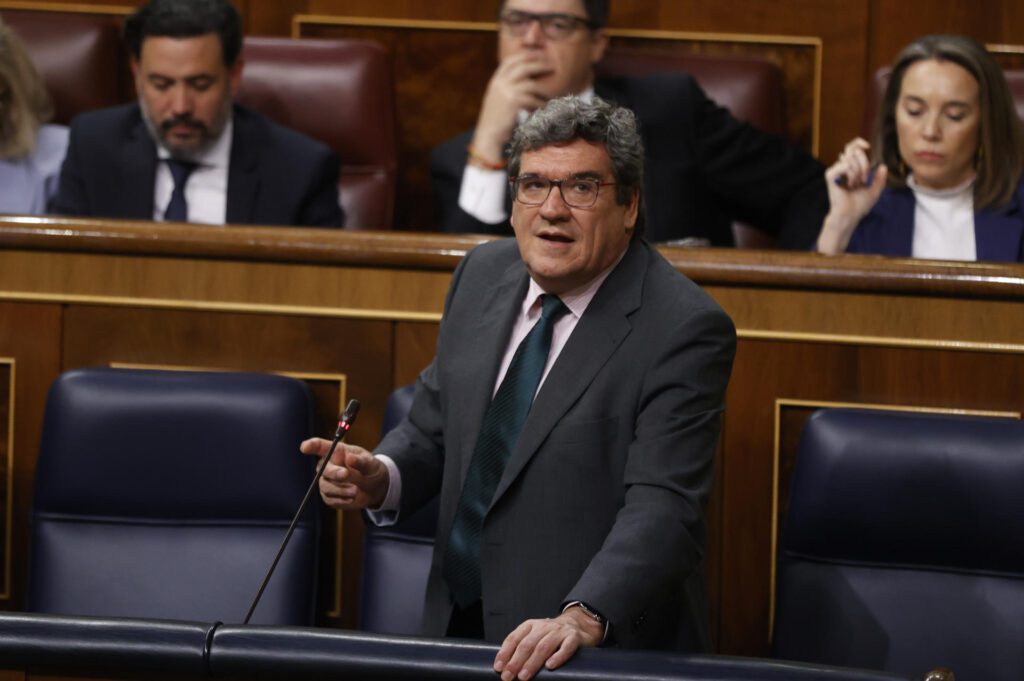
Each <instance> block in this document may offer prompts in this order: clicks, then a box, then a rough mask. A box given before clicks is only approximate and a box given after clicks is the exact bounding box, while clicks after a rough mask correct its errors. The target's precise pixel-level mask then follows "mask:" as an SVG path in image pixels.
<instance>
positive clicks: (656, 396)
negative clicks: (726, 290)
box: [566, 308, 736, 645]
mask: <svg viewBox="0 0 1024 681" xmlns="http://www.w3.org/2000/svg"><path fill="white" fill-rule="evenodd" d="M735 348H736V336H735V329H734V327H733V325H732V321H731V320H730V319H729V318H728V316H727V315H726V314H725V313H724V312H722V311H721V310H718V309H713V308H702V309H700V310H698V311H696V312H694V313H693V314H691V315H690V316H689V317H688V318H686V319H684V320H683V321H682V322H681V323H678V324H677V325H676V326H675V328H673V329H671V331H670V332H669V333H667V334H665V337H664V340H663V342H659V343H658V344H657V346H656V347H652V348H651V356H650V360H648V362H647V365H646V366H645V367H643V369H642V370H643V371H644V375H645V377H646V378H645V380H644V383H643V388H642V392H641V400H640V404H639V413H638V415H637V418H636V425H635V431H634V437H633V440H632V443H631V444H630V447H629V451H628V456H627V461H626V467H625V474H624V485H625V500H624V503H623V505H622V507H621V508H620V509H619V511H618V513H617V515H616V517H615V521H614V523H613V525H612V528H611V530H610V532H609V533H608V535H607V537H606V539H605V541H604V543H603V545H602V546H601V548H600V550H599V551H598V552H597V554H595V556H594V557H593V558H592V559H591V561H590V563H589V564H588V566H587V568H586V569H585V570H584V572H583V574H582V575H581V577H580V579H579V580H578V581H577V583H576V585H575V586H574V587H573V588H572V590H571V591H570V592H569V593H568V594H567V595H566V602H568V601H575V600H580V601H583V602H585V603H588V604H590V605H591V606H593V607H594V608H596V609H597V610H598V611H599V612H601V613H602V614H604V615H605V616H606V617H608V618H609V620H610V621H611V622H612V624H613V627H614V632H615V636H616V638H618V640H619V641H620V642H621V643H623V644H624V645H629V637H630V635H631V631H632V630H635V629H636V627H639V626H642V623H643V622H645V620H648V621H649V624H650V625H651V626H662V625H664V619H665V618H666V617H678V616H679V614H678V613H680V612H682V611H684V610H685V609H686V608H687V605H690V606H692V605H693V604H685V603H671V602H666V594H685V588H680V585H681V584H685V583H687V582H688V581H689V580H693V579H695V578H696V579H702V578H703V577H702V573H701V572H700V571H699V570H698V569H697V568H698V566H699V565H701V561H702V559H703V553H704V546H705V544H706V528H705V523H704V508H703V507H704V505H705V503H706V502H707V498H708V495H709V493H710V489H711V480H712V471H713V461H714V452H715V447H716V443H717V440H718V434H719V429H720V418H721V414H722V411H723V408H724V399H725V388H726V385H727V383H728V380H729V374H730V372H731V368H732V360H733V356H734V354H735ZM638 370H641V368H640V367H638ZM683 597H685V596H683ZM659 613H660V615H659ZM649 614H650V615H652V616H651V617H648V615H649Z"/></svg>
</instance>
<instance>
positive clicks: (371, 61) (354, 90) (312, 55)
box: [237, 37, 398, 229]
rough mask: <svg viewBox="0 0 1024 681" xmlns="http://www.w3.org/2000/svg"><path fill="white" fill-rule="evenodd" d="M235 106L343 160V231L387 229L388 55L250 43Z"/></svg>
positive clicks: (319, 45) (391, 124)
mask: <svg viewBox="0 0 1024 681" xmlns="http://www.w3.org/2000/svg"><path fill="white" fill-rule="evenodd" d="M242 56H243V59H244V60H245V67H244V69H243V71H242V83H241V86H240V89H239V93H238V97H237V100H238V102H239V103H240V104H244V105H245V106H248V107H250V108H252V109H255V110H256V111H259V112H260V113H262V114H264V115H266V116H269V117H270V118H272V119H274V120H275V121H277V122H278V123H281V124H282V125H286V126H288V127H290V128H292V129H294V130H298V131H299V132H301V133H303V134H305V135H308V136H309V137H312V138H314V139H317V140H320V141H321V142H324V143H325V144H327V145H328V146H329V147H331V149H333V150H334V152H335V153H336V154H338V157H339V159H340V160H341V176H340V179H339V183H338V185H339V190H340V192H341V204H342V206H343V208H344V209H345V216H346V217H345V227H346V228H348V229H391V227H392V216H393V214H394V203H395V181H396V175H397V168H398V161H397V151H396V143H395V105H394V94H393V85H392V79H391V67H390V64H389V62H388V58H387V53H386V52H385V50H384V48H383V47H381V46H380V45H378V44H377V43H374V42H370V41H365V40H294V39H290V38H265V37H248V38H246V39H245V47H244V50H243V53H242Z"/></svg>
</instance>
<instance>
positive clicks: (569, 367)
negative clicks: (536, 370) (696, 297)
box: [491, 243, 647, 506]
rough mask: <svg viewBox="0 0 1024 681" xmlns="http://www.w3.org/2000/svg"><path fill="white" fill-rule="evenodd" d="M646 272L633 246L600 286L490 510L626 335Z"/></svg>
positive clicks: (533, 411)
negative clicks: (630, 316)
mask: <svg viewBox="0 0 1024 681" xmlns="http://www.w3.org/2000/svg"><path fill="white" fill-rule="evenodd" d="M646 268H647V253H646V250H645V248H644V247H643V246H642V245H641V244H639V243H633V244H632V245H631V246H630V248H629V249H628V250H627V252H626V255H625V256H624V257H623V259H622V262H620V263H619V266H618V267H616V268H615V271H613V272H612V273H611V274H610V275H609V276H608V278H607V279H606V280H605V282H604V284H602V285H601V288H600V289H599V290H598V292H597V295H595V296H594V299H593V300H592V301H591V302H590V305H589V306H588V307H587V310H586V312H585V313H584V314H583V317H582V318H581V319H580V321H579V323H578V324H577V325H576V328H575V329H574V330H573V332H572V335H571V336H570V337H569V340H568V342H567V343H566V344H565V347H564V348H562V352H561V354H559V355H558V359H557V360H555V364H554V365H553V366H552V367H551V372H550V373H549V374H548V376H547V378H546V379H545V380H544V384H543V385H542V386H541V389H540V392H538V393H537V398H536V399H535V400H534V403H533V406H532V407H531V408H530V413H529V415H527V417H526V423H525V424H524V425H523V431H522V434H521V435H520V437H519V442H518V443H516V447H515V449H514V450H513V452H512V456H511V458H510V459H509V462H508V465H507V466H506V467H505V471H504V473H503V474H502V477H501V480H500V481H499V482H498V488H497V490H496V491H495V493H494V499H493V501H492V502H491V505H492V506H493V505H494V504H495V503H497V502H498V500H499V499H500V498H501V496H502V495H503V494H504V493H505V491H506V490H507V489H508V488H509V487H510V486H511V484H512V482H513V481H514V480H515V479H516V477H518V476H519V474H520V473H521V472H522V471H523V469H524V468H525V467H526V465H527V463H529V461H530V459H531V458H532V457H533V456H534V454H536V453H537V451H538V450H539V449H540V446H541V445H542V444H543V443H544V440H545V439H547V436H548V434H549V433H550V432H551V430H552V429H553V428H554V427H555V426H556V425H558V422H559V421H560V420H561V419H562V417H563V416H565V414H566V412H567V411H568V410H569V408H570V407H572V405H574V404H575V403H576V402H577V401H578V400H579V398H580V396H581V395H582V394H583V393H584V391H586V389H587V387H588V386H589V385H590V384H591V383H592V382H593V380H594V377H595V376H596V375H597V374H598V372H599V371H601V369H602V367H604V365H605V364H606V363H607V362H608V359H609V358H610V357H611V356H612V354H613V353H614V352H615V350H616V349H617V348H618V347H619V345H620V344H621V343H622V341H623V340H624V339H625V338H626V336H628V335H629V333H630V331H631V330H632V324H631V323H630V321H629V315H630V314H632V312H633V311H635V310H636V309H637V308H638V307H640V301H641V296H642V291H643V279H644V272H645V271H646Z"/></svg>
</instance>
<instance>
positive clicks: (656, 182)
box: [431, 73, 828, 250]
mask: <svg viewBox="0 0 1024 681" xmlns="http://www.w3.org/2000/svg"><path fill="white" fill-rule="evenodd" d="M595 91H596V93H597V94H598V95H599V96H600V97H602V98H604V99H606V100H609V101H613V102H616V103H618V104H620V105H622V106H625V107H628V108H630V109H632V110H633V111H634V112H635V113H636V115H637V118H639V120H640V132H641V134H642V136H643V140H644V149H645V152H646V158H647V161H646V165H645V175H646V177H645V182H644V190H645V197H646V201H647V227H646V230H647V231H646V233H645V236H646V238H647V239H648V240H649V241H668V240H671V239H680V238H683V237H703V238H706V239H708V240H710V242H711V244H712V245H713V246H732V245H734V242H733V236H732V223H733V222H734V221H740V222H745V223H749V224H751V225H755V226H757V227H759V228H761V229H763V230H764V231H766V232H768V233H770V234H772V235H774V236H776V237H777V238H778V244H779V246H780V247H781V248H793V249H803V250H807V249H810V248H812V247H813V246H814V243H815V242H816V241H817V238H818V232H819V231H820V229H821V223H822V221H823V220H824V218H825V214H826V213H827V212H828V193H827V191H826V188H825V181H824V172H825V169H824V168H823V167H822V165H821V164H820V163H818V161H816V160H815V159H814V158H812V157H811V156H810V155H808V154H806V153H804V152H803V151H801V150H799V149H797V148H796V147H794V146H793V145H792V144H790V143H789V142H787V141H785V140H783V139H782V138H780V137H776V136H775V135H769V134H767V133H765V132H762V131H760V130H758V129H756V128H754V127H753V126H751V125H749V124H747V123H741V122H739V121H737V120H736V119H735V118H733V117H732V115H731V114H730V113H729V112H728V111H727V110H726V109H724V108H722V107H720V106H718V105H717V104H715V103H714V102H713V101H711V100H710V99H708V97H707V95H705V94H704V91H703V90H701V89H700V86H699V85H698V84H697V82H696V81H695V80H694V79H693V78H692V77H690V76H684V75H680V74H669V73H664V74H657V75H653V76H648V77H646V78H615V79H609V80H604V81H599V82H598V83H597V84H596V85H595ZM471 137H472V131H467V132H465V133H463V134H461V135H459V136H458V137H456V138H454V139H452V140H449V141H448V142H445V143H444V144H441V145H440V146H438V147H435V148H434V150H433V153H432V155H431V177H432V180H433V187H434V201H435V207H436V208H437V211H438V216H437V219H438V225H439V226H440V228H442V229H444V230H445V231H450V232H479V233H485V234H511V233H512V232H511V227H510V225H509V224H508V222H507V221H506V222H503V223H500V224H497V225H488V224H486V223H483V222H480V221H478V220H476V219H475V218H473V217H472V216H470V215H468V214H467V213H466V212H465V211H463V210H462V209H461V208H459V189H460V187H461V183H462V171H463V169H464V168H465V165H466V155H467V154H466V145H467V144H469V141H470V139H471Z"/></svg>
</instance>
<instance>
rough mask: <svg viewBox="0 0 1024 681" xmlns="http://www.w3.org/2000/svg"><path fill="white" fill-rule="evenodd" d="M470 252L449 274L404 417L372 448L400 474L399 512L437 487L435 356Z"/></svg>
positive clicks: (440, 461)
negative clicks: (432, 344)
mask: <svg viewBox="0 0 1024 681" xmlns="http://www.w3.org/2000/svg"><path fill="white" fill-rule="evenodd" d="M471 257H472V252H471V253H469V254H467V255H466V257H465V258H463V260H462V262H461V263H459V266H458V267H456V268H455V272H454V273H453V274H452V283H451V286H450V287H449V289H448V295H447V297H446V299H445V304H444V310H445V315H444V317H442V319H441V325H442V329H441V332H439V333H438V347H437V353H436V355H435V357H434V359H433V360H432V361H431V362H430V364H429V366H427V368H426V369H424V370H423V371H422V372H420V375H419V376H418V377H417V379H416V385H415V390H414V393H413V400H412V405H411V406H410V408H409V413H408V414H407V415H406V417H405V418H404V419H403V420H402V421H401V422H400V423H399V424H398V425H397V426H395V427H394V428H393V429H392V430H391V431H390V432H389V433H388V434H387V435H386V436H385V437H384V439H383V440H382V441H381V443H380V445H378V446H377V448H376V449H375V450H374V451H375V452H376V453H379V454H386V455H388V456H389V457H391V459H392V460H393V461H394V462H395V464H396V465H397V466H398V468H399V470H400V471H401V474H402V498H401V499H399V515H400V516H402V515H406V514H408V513H411V512H413V511H415V510H416V509H418V508H420V507H421V506H423V505H424V504H425V503H427V502H428V501H430V500H431V499H432V498H433V497H434V496H435V495H437V494H438V492H440V490H441V476H442V472H443V469H444V412H443V409H442V406H441V405H442V402H441V386H440V383H439V381H438V369H437V355H440V354H441V351H442V347H441V345H442V343H443V340H442V339H443V337H444V335H445V334H444V328H443V327H444V326H445V324H446V321H445V319H446V317H447V312H448V309H449V307H450V305H451V301H452V298H453V297H454V296H455V291H456V289H457V288H458V285H459V281H460V280H461V278H462V273H463V272H464V271H465V265H466V262H467V261H468V260H469V258H471Z"/></svg>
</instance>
